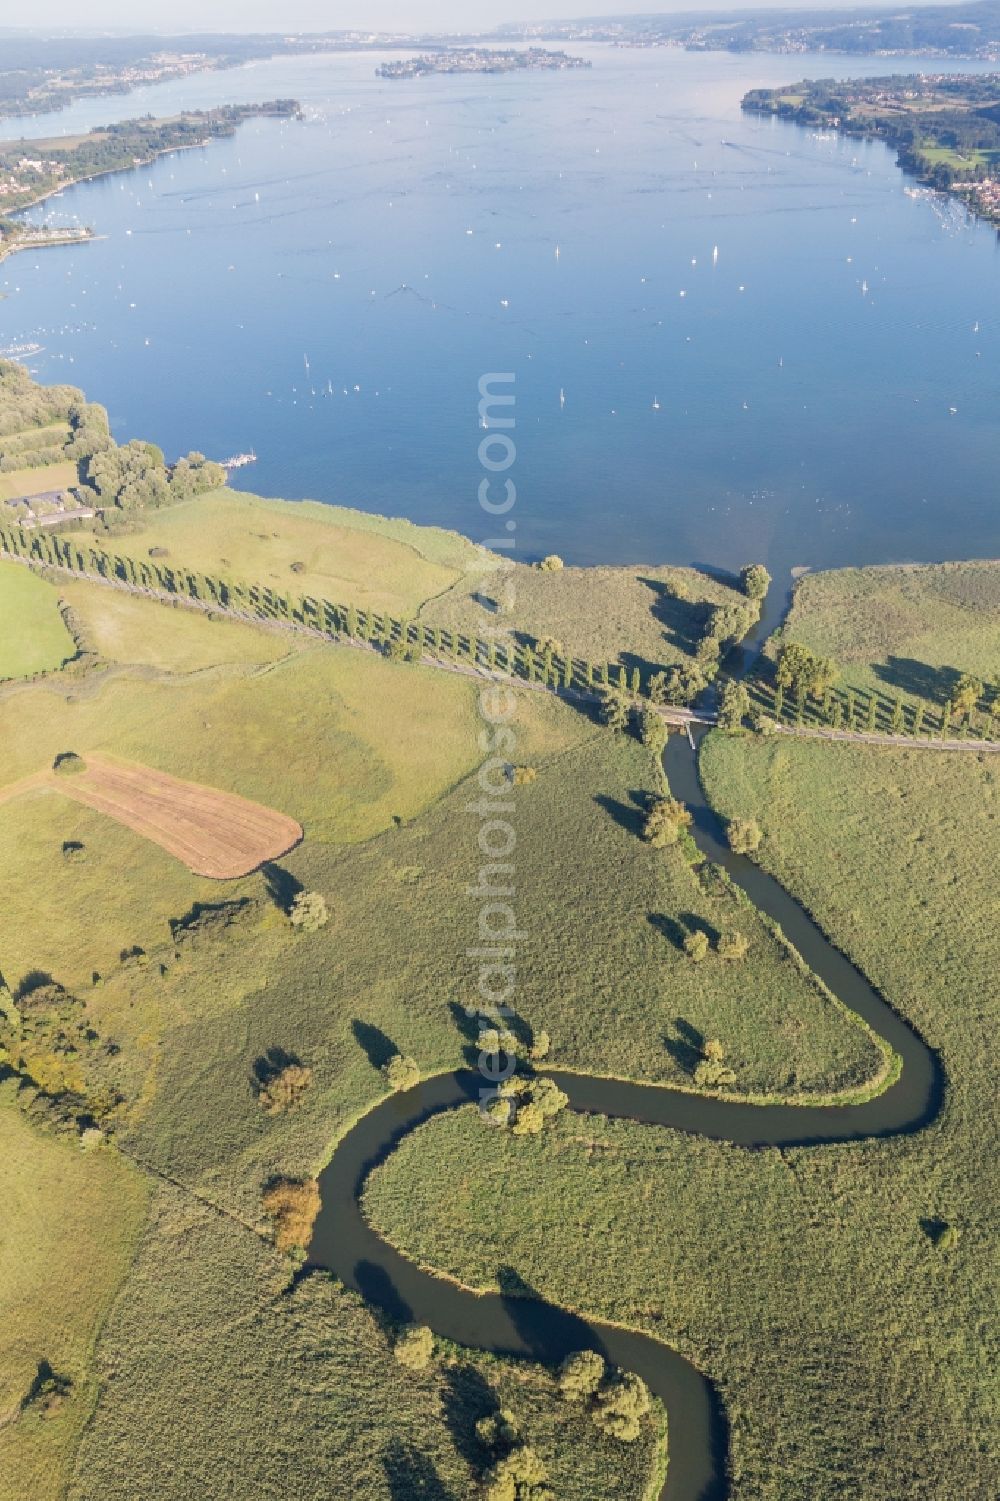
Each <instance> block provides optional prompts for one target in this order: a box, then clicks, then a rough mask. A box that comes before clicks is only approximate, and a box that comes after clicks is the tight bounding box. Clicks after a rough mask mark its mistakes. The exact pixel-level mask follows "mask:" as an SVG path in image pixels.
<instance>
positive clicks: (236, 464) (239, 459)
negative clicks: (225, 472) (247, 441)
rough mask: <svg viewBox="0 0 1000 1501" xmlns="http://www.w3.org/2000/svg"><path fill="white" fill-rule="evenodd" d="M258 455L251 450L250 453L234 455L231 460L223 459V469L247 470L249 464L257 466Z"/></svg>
mask: <svg viewBox="0 0 1000 1501" xmlns="http://www.w3.org/2000/svg"><path fill="white" fill-rule="evenodd" d="M256 462H257V455H256V454H255V453H254V451H253V449H252V448H251V450H250V452H249V453H234V454H233V457H232V458H231V459H223V461H222V467H223V469H245V468H246V466H247V465H248V464H256Z"/></svg>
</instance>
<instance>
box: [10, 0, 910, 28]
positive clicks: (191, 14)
mask: <svg viewBox="0 0 1000 1501" xmlns="http://www.w3.org/2000/svg"><path fill="white" fill-rule="evenodd" d="M813 3H816V0H813ZM820 3H823V0H820ZM842 3H844V4H850V5H852V6H854V7H859V6H860V5H862V4H864V0H842ZM885 3H886V0H873V3H872V8H873V9H874V8H880V7H881V6H882V5H884V4H885ZM828 4H830V0H825V4H824V8H826V5H828ZM832 4H833V5H836V4H837V0H832ZM807 6H808V0H807V3H806V4H805V5H800V6H799V7H797V8H799V9H805V8H807ZM754 8H756V9H761V10H770V9H776V8H778V6H777V5H776V3H775V0H770V3H768V0H765V3H764V4H763V5H761V4H759V3H758V4H756V6H755V0H721V3H720V0H714V3H713V0H676V3H673V4H664V5H662V6H657V5H655V4H653V5H650V4H648V0H647V4H645V5H644V4H643V3H642V0H638V3H637V0H88V4H87V5H86V6H85V7H82V8H81V6H80V4H79V0H3V3H2V4H0V25H2V26H24V27H30V28H31V29H32V30H40V29H43V28H45V27H47V26H52V27H74V28H77V29H80V30H83V29H84V28H86V29H87V30H88V31H92V30H96V29H99V28H101V27H114V28H115V29H117V30H122V31H129V32H141V31H143V30H150V31H153V30H155V31H183V30H189V31H190V30H198V31H334V30H339V29H343V28H367V29H370V30H372V31H381V30H398V31H436V30H460V29H465V30H470V31H477V30H479V31H489V30H492V29H493V28H494V27H496V26H499V25H501V24H502V23H503V22H505V21H525V20H529V21H537V20H551V19H554V18H556V17H560V16H568V17H577V16H593V15H599V16H611V15H636V14H642V13H651V12H666V11H699V10H709V11H720V10H722V11H728V10H737V9H739V10H749V9H754ZM831 8H832V6H831Z"/></svg>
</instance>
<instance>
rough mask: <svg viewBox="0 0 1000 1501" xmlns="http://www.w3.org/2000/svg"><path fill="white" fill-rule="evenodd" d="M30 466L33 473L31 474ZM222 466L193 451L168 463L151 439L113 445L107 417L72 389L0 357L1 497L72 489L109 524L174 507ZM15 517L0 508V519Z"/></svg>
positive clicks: (209, 485) (218, 476) (213, 480)
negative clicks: (40, 379) (44, 381)
mask: <svg viewBox="0 0 1000 1501" xmlns="http://www.w3.org/2000/svg"><path fill="white" fill-rule="evenodd" d="M34 471H37V473H35V472H34ZM225 478H226V475H225V470H224V469H222V467H221V466H220V465H219V464H214V463H210V462H209V461H208V460H207V459H206V458H205V456H204V454H200V453H189V454H188V455H187V456H186V457H185V458H182V459H179V460H178V462H177V463H176V464H171V465H168V464H167V463H166V461H165V459H164V456H163V453H162V452H161V450H160V449H159V448H157V447H156V445H155V444H153V443H140V442H137V441H135V440H133V441H131V442H128V443H125V444H123V445H122V446H120V447H119V445H118V444H117V443H116V442H115V441H114V439H113V438H112V436H111V431H110V428H109V425H108V414H107V412H106V411H105V410H104V408H103V407H102V406H99V405H98V404H97V403H96V402H88V401H87V400H86V399H85V397H84V395H83V392H82V391H79V390H77V388H76V387H75V386H39V385H37V384H36V383H35V381H33V380H32V379H31V376H30V375H29V374H28V372H27V371H26V370H25V369H24V368H23V367H22V366H20V365H18V364H16V363H15V362H14V361H12V360H0V501H3V500H10V499H14V498H16V497H17V496H18V495H21V494H34V493H35V492H37V491H39V490H43V489H64V488H73V487H76V486H79V488H78V490H77V495H78V498H79V499H80V500H81V501H83V502H85V503H86V504H88V505H92V506H101V507H102V514H103V522H104V528H105V530H107V529H112V528H114V527H115V526H119V525H122V524H123V523H124V522H126V521H127V518H128V517H129V516H130V514H132V513H134V512H136V511H139V510H153V509H156V508H157V507H159V506H167V505H176V504H177V503H178V502H180V501H185V500H191V499H193V498H194V497H195V496H198V495H202V494H204V493H205V491H207V490H214V489H217V488H218V486H220V485H222V484H224V483H225ZM5 515H6V518H7V519H10V520H13V519H16V518H15V517H14V516H13V515H12V513H10V512H7V513H5V512H4V511H3V510H2V509H0V519H3V518H4V517H5Z"/></svg>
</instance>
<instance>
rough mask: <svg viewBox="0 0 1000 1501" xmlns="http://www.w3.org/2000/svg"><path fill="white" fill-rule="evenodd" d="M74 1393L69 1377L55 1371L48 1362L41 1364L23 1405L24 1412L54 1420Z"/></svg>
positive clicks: (41, 1362) (44, 1361)
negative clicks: (29, 1411)
mask: <svg viewBox="0 0 1000 1501" xmlns="http://www.w3.org/2000/svg"><path fill="white" fill-rule="evenodd" d="M72 1392H73V1382H72V1381H71V1380H70V1378H69V1377H68V1376H64V1375H61V1374H60V1373H59V1372H57V1371H54V1370H53V1369H52V1367H51V1366H50V1365H49V1363H48V1361H47V1360H43V1361H40V1362H39V1366H38V1374H37V1375H36V1377H35V1379H34V1381H33V1382H32V1383H31V1390H30V1391H29V1392H28V1393H27V1395H26V1396H25V1398H24V1400H23V1401H22V1403H21V1410H22V1412H26V1411H28V1409H29V1408H30V1410H31V1411H32V1412H35V1413H37V1414H38V1415H39V1416H40V1417H42V1418H54V1417H56V1416H57V1414H58V1413H59V1412H60V1411H61V1409H62V1408H63V1407H64V1405H65V1404H66V1402H67V1401H68V1400H69V1398H70V1396H71V1395H72Z"/></svg>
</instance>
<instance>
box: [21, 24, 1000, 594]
mask: <svg viewBox="0 0 1000 1501" xmlns="http://www.w3.org/2000/svg"><path fill="white" fill-rule="evenodd" d="M578 50H581V51H587V52H588V55H590V56H591V57H592V59H593V68H592V69H591V70H589V71H587V72H580V73H568V74H565V75H559V74H555V75H551V76H547V75H545V74H526V75H524V76H522V77H508V78H488V77H466V78H443V77H441V78H427V79H423V80H415V81H409V82H383V81H380V80H378V79H376V78H375V77H374V70H375V67H376V66H377V64H378V62H379V61H380V58H379V57H378V56H377V55H374V54H365V55H360V56H359V55H354V56H330V57H324V58H313V59H296V60H288V59H279V60H276V61H274V62H270V63H263V64H258V65H255V66H251V67H248V68H244V69H240V70H237V71H234V72H223V73H210V74H205V75H201V76H198V77H195V78H193V79H190V80H187V81H185V82H183V83H177V84H168V85H161V86H159V87H157V88H149V89H146V90H142V91H139V92H137V93H135V94H132V95H130V96H128V97H125V98H111V99H105V100H98V101H88V102H87V103H85V104H79V105H76V106H74V107H73V108H72V109H70V110H67V111H66V112H64V113H63V114H61V115H56V116H52V117H47V118H44V119H42V118H36V119H34V120H30V121H25V122H23V129H24V133H25V134H30V135H43V134H45V133H53V132H59V133H66V132H74V131H79V130H80V129H88V128H90V126H92V125H94V124H96V123H99V122H103V121H107V120H111V119H123V118H130V117H134V116H136V115H139V114H142V113H145V112H147V111H152V112H154V113H157V114H169V113H171V112H173V111H174V110H176V109H177V108H179V107H181V106H209V105H211V104H214V103H221V102H226V101H236V100H263V99H269V98H273V97H275V96H279V95H285V96H288V95H293V96H295V97H296V98H298V99H300V100H301V101H302V103H303V105H304V107H305V110H306V118H305V119H304V120H303V121H301V122H278V121H252V122H250V123H248V124H247V125H245V126H244V127H242V128H241V129H240V130H239V132H238V133H237V135H236V136H235V137H234V138H233V139H232V140H229V141H221V142H216V143H213V144H212V145H210V146H209V147H207V148H204V149H197V150H192V151H188V152H183V153H179V154H176V155H174V156H171V157H168V158H162V159H161V160H159V161H158V162H157V163H155V164H154V165H153V166H152V167H150V168H143V169H140V170H138V171H136V172H134V173H128V174H124V175H119V176H116V177H111V178H107V179H104V180H103V181H98V182H95V183H91V184H85V185H81V186H80V187H78V188H75V189H72V190H70V191H68V192H66V193H65V194H64V195H63V196H62V197H60V198H58V199H56V200H53V201H52V202H50V203H49V204H48V205H46V206H45V207H44V209H42V210H38V211H36V214H35V217H36V218H43V219H46V220H49V221H51V222H57V223H66V222H72V221H73V220H74V218H75V219H78V220H79V221H81V222H83V223H87V224H90V225H91V226H92V227H93V228H94V229H95V230H96V231H97V232H98V233H99V234H101V235H103V236H105V237H106V238H103V239H101V240H99V241H96V242H94V243H92V244H89V245H86V246H83V247H79V248H74V249H67V250H64V249H58V250H50V251H45V252H42V253H30V252H29V253H24V254H21V255H17V256H15V257H13V258H12V259H11V260H9V261H8V262H6V263H5V264H4V265H3V266H2V267H0V290H2V291H3V292H4V293H5V294H6V297H5V300H3V301H2V302H0V343H2V344H3V345H9V344H11V343H24V342H27V341H36V342H37V343H39V344H41V345H42V346H44V352H43V353H42V354H41V355H39V356H37V357H36V358H34V359H33V360H32V361H31V368H32V369H33V370H35V371H36V373H37V374H38V375H39V376H40V377H41V378H42V379H44V380H47V381H52V380H69V381H72V382H74V383H75V384H80V385H83V386H84V387H85V388H86V389H87V391H88V392H89V394H90V395H91V396H92V397H93V398H94V399H96V400H99V401H102V402H104V403H105V404H106V405H107V406H108V408H109V410H110V412H111V414H112V420H113V423H114V428H115V432H116V435H117V436H118V437H119V438H121V439H124V438H125V437H129V436H143V437H148V438H152V439H154V440H155V441H157V442H158V443H160V444H161V445H162V446H163V447H164V449H165V450H166V451H167V454H168V456H174V455H176V454H177V453H179V452H181V451H184V450H187V449H188V448H199V449H202V450H203V451H205V452H206V453H208V454H210V455H211V456H213V457H217V458H223V457H225V456H227V455H228V454H230V453H233V452H235V451H237V450H242V449H248V448H251V447H252V448H254V449H256V451H257V453H258V455H259V462H258V463H257V464H256V466H254V467H253V468H248V469H245V470H242V471H241V472H240V474H239V476H237V479H238V482H240V483H243V484H245V485H246V486H247V487H248V488H252V489H254V490H256V491H258V492H260V493H263V494H271V495H283V496H289V497H295V498H300V497H313V498H316V499H320V500H325V501H333V502H338V503H343V504H348V505H356V506H360V507H362V508H364V509H367V510H377V511H382V512H385V513H389V514H401V515H406V516H409V517H411V518H412V519H413V520H415V521H418V522H425V523H426V522H433V523H438V524H440V525H444V526H449V527H455V528H457V529H458V530H460V531H463V532H465V533H467V534H469V535H471V536H475V537H484V536H486V535H488V534H489V529H488V526H487V524H486V518H484V517H483V515H482V512H481V511H480V509H479V506H478V503H477V486H478V483H479V479H480V477H481V474H482V471H481V470H480V468H479V465H478V460H477V446H478V444H479V441H480V439H481V438H482V437H483V436H484V435H483V433H482V432H481V431H480V429H479V426H478V418H477V410H476V408H477V401H478V392H477V383H478V380H479V377H480V375H481V374H482V373H484V372H487V371H513V372H515V374H516V378H517V396H518V401H517V429H516V433H515V437H516V441H517V449H518V457H517V463H516V466H515V469H514V470H513V471H512V473H513V476H514V477H515V478H516V480H517V483H518V488H519V501H518V505H517V508H516V512H515V514H516V517H517V525H518V530H517V538H518V546H519V550H520V556H522V557H528V558H531V557H537V556H538V555H539V554H541V553H544V552H547V551H558V552H559V553H561V554H562V555H563V556H564V557H565V558H566V559H567V560H569V561H573V562H580V563H593V562H600V561H610V562H628V561H646V562H658V561H676V562H707V563H712V564H717V565H720V566H736V565H738V564H740V563H742V562H744V561H745V560H746V559H748V558H751V557H753V558H762V559H764V560H765V561H767V562H769V564H770V565H771V566H772V569H773V570H774V571H776V572H779V573H785V572H787V570H788V569H789V568H791V567H793V566H795V565H810V566H813V567H820V566H831V565H838V564H847V563H858V562H878V561H890V560H902V559H933V558H942V557H971V556H994V555H996V554H998V553H1000V547H998V546H997V540H996V536H997V525H996V522H997V501H996V496H997V449H996V433H997V418H998V403H997V397H998V389H1000V386H998V381H1000V308H998V298H997V288H998V285H1000V255H998V240H997V236H996V234H995V232H994V231H992V230H991V229H989V228H988V227H985V226H983V225H976V224H974V223H973V222H972V221H971V220H969V219H968V218H967V217H966V216H965V215H964V213H963V212H962V210H961V209H960V208H959V207H957V206H955V205H953V204H950V203H948V202H943V201H941V200H938V199H934V198H932V197H929V196H918V197H913V196H910V195H908V194H907V192H906V191H905V189H906V188H907V186H911V187H912V184H910V183H909V182H908V180H907V179H906V178H904V177H903V175H902V174H901V173H900V172H899V171H898V169H897V168H896V166H895V163H894V157H893V155H892V153H891V152H889V151H887V150H886V149H885V148H883V147H881V146H876V145H865V144H862V143H860V142H854V141H847V140H841V139H837V138H833V137H823V136H818V135H816V134H815V133H810V132H808V131H806V130H804V129H801V128H799V127H796V126H793V125H784V124H779V123H776V122H766V121H761V120H755V119H753V118H750V117H743V116H742V115H741V113H740V110H739V101H740V98H741V96H742V95H743V93H744V92H745V91H746V89H748V88H750V87H753V86H756V85H766V84H777V83H780V82H782V81H790V80H792V79H795V78H799V77H802V76H804V75H809V76H814V77H816V76H830V75H831V74H839V75H841V76H845V75H846V76H850V75H857V74H860V73H869V74H878V73H885V72H887V71H890V70H892V71H896V72H906V71H917V70H918V69H920V68H923V69H925V70H928V69H930V68H932V67H934V66H935V65H934V64H931V63H929V62H928V60H927V59H920V60H917V61H913V62H908V61H907V60H905V59H893V60H891V61H889V60H886V59H867V60H866V59H853V60H852V59H846V58H838V57H832V56H822V57H809V56H798V57H766V56H753V57H735V56H728V55H725V54H718V55H712V54H703V55H697V54H685V53H682V52H676V51H660V52H641V51H625V50H613V49H603V48H591V49H578ZM21 128H22V126H21V122H6V123H5V124H4V125H3V127H2V129H3V134H4V135H7V136H10V135H17V134H19V133H20V130H21ZM561 395H562V400H561Z"/></svg>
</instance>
